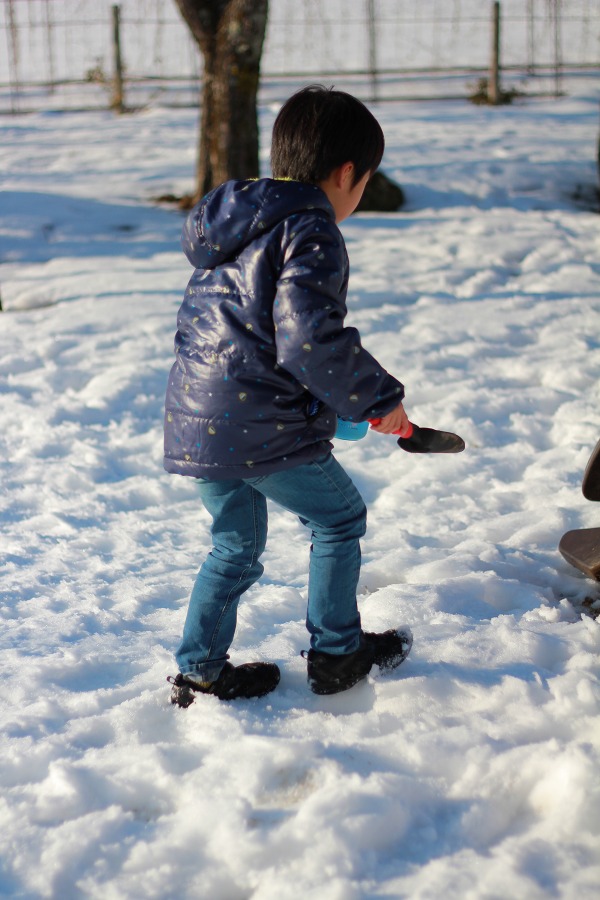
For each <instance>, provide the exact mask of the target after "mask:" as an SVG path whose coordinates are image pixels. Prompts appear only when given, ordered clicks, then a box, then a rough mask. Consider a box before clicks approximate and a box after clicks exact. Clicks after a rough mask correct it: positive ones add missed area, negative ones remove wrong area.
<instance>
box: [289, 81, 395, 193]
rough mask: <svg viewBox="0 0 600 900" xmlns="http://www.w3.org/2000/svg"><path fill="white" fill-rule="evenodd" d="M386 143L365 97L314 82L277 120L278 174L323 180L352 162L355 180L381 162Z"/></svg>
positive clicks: (300, 178) (294, 177)
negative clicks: (363, 98)
mask: <svg viewBox="0 0 600 900" xmlns="http://www.w3.org/2000/svg"><path fill="white" fill-rule="evenodd" d="M384 147H385V140H384V137H383V132H382V130H381V126H380V124H379V122H378V121H377V119H376V118H375V116H373V114H372V113H370V112H369V110H368V109H367V107H366V106H365V105H364V104H363V103H361V102H360V100H357V99H356V97H352V96H351V94H346V93H345V92H344V91H336V90H333V88H326V87H323V86H322V85H311V86H310V87H306V88H302V90H300V91H298V92H297V93H296V94H293V96H292V97H290V99H289V100H288V101H287V102H286V103H285V104H284V106H282V108H281V110H280V111H279V115H278V116H277V119H276V120H275V125H274V126H273V140H272V143H271V168H272V171H273V177H274V178H291V179H292V180H294V181H305V182H308V183H310V184H320V183H321V182H322V181H324V180H325V179H327V178H328V177H329V176H330V175H331V173H332V172H333V171H334V169H337V168H338V167H339V166H342V165H343V164H344V163H347V162H351V163H353V164H354V176H353V183H354V184H356V183H357V182H359V181H360V180H361V179H362V178H363V177H364V176H365V175H366V174H367V172H369V173H371V174H372V173H373V172H374V171H375V170H376V169H377V168H378V167H379V164H380V162H381V158H382V156H383V150H384Z"/></svg>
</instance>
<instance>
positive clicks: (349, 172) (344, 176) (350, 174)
mask: <svg viewBox="0 0 600 900" xmlns="http://www.w3.org/2000/svg"><path fill="white" fill-rule="evenodd" d="M333 175H334V181H335V186H336V187H337V188H345V187H349V186H351V185H352V181H353V179H354V163H353V162H345V163H342V165H341V166H338V167H337V169H334V171H333Z"/></svg>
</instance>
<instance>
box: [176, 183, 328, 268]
mask: <svg viewBox="0 0 600 900" xmlns="http://www.w3.org/2000/svg"><path fill="white" fill-rule="evenodd" d="M310 210H315V211H320V213H321V214H322V215H324V216H326V217H327V218H329V219H331V220H332V221H334V222H335V213H334V210H333V207H332V205H331V203H330V202H329V200H328V199H327V196H326V194H325V193H324V191H322V190H321V188H320V187H317V185H315V184H305V183H304V182H301V181H285V180H275V179H272V178H261V179H259V180H257V181H227V182H225V184H222V185H220V186H219V187H217V188H215V189H214V190H213V191H211V192H210V193H209V194H207V195H206V197H204V198H203V199H202V200H201V201H200V203H199V204H198V205H197V206H196V207H195V208H194V209H193V210H192V212H191V213H190V214H189V216H188V218H187V220H186V223H185V225H184V227H183V233H182V235H181V246H182V249H183V252H184V253H185V255H186V256H187V258H188V259H189V261H190V262H191V264H192V265H193V266H194V267H195V268H197V269H214V268H215V267H216V266H218V265H220V264H221V263H223V262H225V261H226V260H228V259H231V258H232V257H235V256H237V254H238V253H239V252H240V251H241V250H242V249H243V248H244V247H245V246H246V245H247V244H249V243H250V242H251V241H253V240H254V239H255V238H256V237H257V236H259V235H260V234H262V233H264V232H265V231H270V230H271V229H272V228H273V227H274V226H275V225H277V224H278V223H279V222H281V221H283V220H284V219H287V218H289V216H292V215H294V214H295V213H300V212H306V211H310Z"/></svg>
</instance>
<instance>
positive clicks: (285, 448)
mask: <svg viewBox="0 0 600 900" xmlns="http://www.w3.org/2000/svg"><path fill="white" fill-rule="evenodd" d="M181 243H182V247H183V250H184V252H185V254H186V255H187V257H188V259H189V261H190V262H191V264H192V265H193V266H194V267H195V272H194V274H193V276H192V278H191V280H190V282H189V284H188V287H187V290H186V293H185V298H184V301H183V304H182V306H181V308H180V310H179V315H178V320H177V327H178V330H177V334H176V337H175V355H176V361H175V363H174V365H173V368H172V370H171V374H170V376H169V384H168V388H167V397H166V412H165V462H164V465H165V469H166V470H167V471H168V472H174V473H178V474H181V475H191V476H194V477H202V478H214V479H221V478H250V477H254V476H256V475H263V474H268V473H270V472H275V471H278V470H281V469H285V468H290V467H292V466H295V465H299V464H300V463H304V462H308V461H309V460H312V459H315V458H317V457H319V456H322V455H323V454H324V453H326V452H327V450H328V449H329V448H330V446H331V445H330V444H329V440H330V439H331V438H332V437H333V434H334V432H335V428H336V414H337V415H339V416H341V417H342V418H349V419H353V420H354V421H364V420H365V419H367V418H376V417H381V416H384V415H385V414H386V413H388V412H390V411H391V410H392V409H393V408H394V407H395V406H397V405H398V403H399V402H400V401H401V400H402V398H403V396H404V390H403V387H402V385H401V384H400V382H398V381H396V379H395V378H393V377H392V376H391V375H389V374H388V373H387V372H386V371H385V369H383V367H382V366H380V365H379V363H378V362H377V361H376V360H375V359H374V358H373V357H372V356H371V355H370V354H369V353H368V352H367V351H366V350H365V349H364V348H363V347H362V345H361V342H360V336H359V334H358V332H357V331H356V329H354V328H349V327H345V326H344V318H345V316H346V289H347V284H348V256H347V253H346V247H345V244H344V240H343V238H342V235H341V233H340V231H339V229H338V227H337V226H336V224H335V220H334V212H333V208H332V206H331V204H330V203H329V201H328V199H327V197H326V195H325V194H324V192H323V191H322V190H321V189H320V188H319V187H316V186H315V185H311V184H303V183H300V182H296V181H275V180H272V179H269V178H265V179H261V180H259V181H232V182H227V183H226V184H223V185H221V186H220V187H218V188H216V189H215V190H214V191H211V193H210V194H208V195H207V196H206V197H205V198H204V199H203V200H202V201H201V202H200V203H199V204H198V206H197V207H195V209H194V210H192V212H191V213H190V215H189V216H188V218H187V220H186V224H185V226H184V229H183V234H182V239H181Z"/></svg>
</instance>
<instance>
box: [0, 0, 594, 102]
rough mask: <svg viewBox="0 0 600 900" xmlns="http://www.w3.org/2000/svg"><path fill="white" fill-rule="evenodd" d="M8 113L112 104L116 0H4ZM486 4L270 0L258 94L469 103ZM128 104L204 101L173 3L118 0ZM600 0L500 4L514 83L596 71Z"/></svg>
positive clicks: (524, 85) (549, 87) (554, 84)
mask: <svg viewBox="0 0 600 900" xmlns="http://www.w3.org/2000/svg"><path fill="white" fill-rule="evenodd" d="M0 4H1V5H0V47H2V45H3V49H0V112H26V111H31V110H39V109H48V108H52V109H72V108H76V107H82V106H83V107H85V108H95V107H106V106H108V105H110V103H111V96H112V93H111V92H112V90H113V83H114V74H115V50H114V43H113V32H114V21H113V13H114V4H113V3H111V2H109V0H0ZM492 7H493V4H492V3H491V2H485V0H271V3H270V9H269V20H268V26H267V34H266V39H265V46H264V52H263V59H262V83H261V84H262V87H261V95H260V96H261V102H272V101H274V100H277V99H279V98H281V97H284V96H287V94H289V91H290V86H291V85H294V84H295V83H296V82H298V83H306V82H307V81H318V80H327V81H328V82H330V83H332V82H335V83H336V84H337V85H338V86H344V87H347V89H350V88H352V90H354V91H355V93H357V95H359V96H361V95H366V96H365V97H364V99H371V100H386V99H417V98H418V99H429V98H439V97H464V96H467V95H468V94H469V92H470V91H472V90H473V88H474V85H476V83H477V81H478V79H481V78H485V77H486V76H487V73H488V67H489V59H490V46H491V30H490V29H491V18H492V15H491V12H492ZM118 9H119V19H120V46H121V56H122V65H123V72H124V90H125V97H124V101H125V104H126V106H127V107H130V108H137V107H141V106H146V105H149V104H153V103H163V104H169V105H195V104H196V103H197V102H198V91H199V85H200V84H201V81H202V61H201V55H200V53H199V50H198V48H197V46H196V44H195V43H194V41H193V39H192V37H191V35H190V33H189V31H188V29H187V27H186V25H185V23H184V22H183V20H182V18H181V16H180V14H179V11H178V9H177V7H176V5H175V3H174V2H172V0H121V2H120V3H119V4H118ZM599 63H600V0H502V2H501V32H500V65H501V74H502V80H503V83H504V84H505V85H507V86H508V87H513V88H517V89H519V90H523V91H524V92H527V93H547V92H551V93H560V92H563V91H569V90H572V89H573V88H574V86H575V85H577V84H578V83H580V82H581V79H583V78H585V79H597V77H598V74H599V71H600V69H599Z"/></svg>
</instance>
